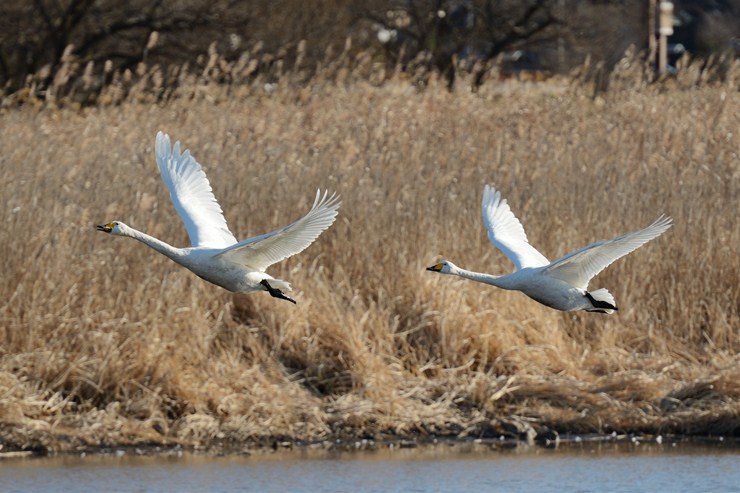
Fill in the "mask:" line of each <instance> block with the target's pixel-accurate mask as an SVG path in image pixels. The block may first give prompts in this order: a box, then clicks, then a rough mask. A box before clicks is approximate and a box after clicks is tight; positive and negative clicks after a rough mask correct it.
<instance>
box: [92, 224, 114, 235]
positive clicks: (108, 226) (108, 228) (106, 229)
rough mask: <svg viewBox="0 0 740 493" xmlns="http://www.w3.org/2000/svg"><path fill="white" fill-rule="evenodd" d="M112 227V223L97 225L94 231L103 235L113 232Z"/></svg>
mask: <svg viewBox="0 0 740 493" xmlns="http://www.w3.org/2000/svg"><path fill="white" fill-rule="evenodd" d="M113 226H115V225H114V224H113V223H108V224H99V225H97V226H95V229H97V230H98V231H102V232H104V233H110V232H111V231H113Z"/></svg>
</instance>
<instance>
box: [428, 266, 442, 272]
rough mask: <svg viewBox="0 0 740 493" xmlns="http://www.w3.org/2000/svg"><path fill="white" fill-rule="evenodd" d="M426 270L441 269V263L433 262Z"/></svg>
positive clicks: (436, 270)
mask: <svg viewBox="0 0 740 493" xmlns="http://www.w3.org/2000/svg"><path fill="white" fill-rule="evenodd" d="M427 270H431V271H434V272H439V271H441V270H442V264H434V265H433V266H431V267H427Z"/></svg>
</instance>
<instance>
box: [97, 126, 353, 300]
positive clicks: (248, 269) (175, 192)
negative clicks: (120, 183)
mask: <svg viewBox="0 0 740 493" xmlns="http://www.w3.org/2000/svg"><path fill="white" fill-rule="evenodd" d="M155 152H156V156H157V165H158V166H159V171H160V174H161V175H162V180H164V183H165V184H166V185H167V188H169V190H170V197H171V198H172V203H173V204H174V206H175V209H176V210H177V212H178V214H179V215H180V218H181V219H182V222H183V223H185V228H186V229H187V231H188V236H189V237H190V243H191V245H192V246H191V247H189V248H176V247H173V246H170V245H168V244H167V243H165V242H163V241H161V240H158V239H157V238H154V237H152V236H149V235H147V234H145V233H142V232H140V231H137V230H135V229H134V228H131V227H129V226H127V225H125V224H123V223H122V222H121V221H113V222H110V223H108V224H105V225H100V226H97V229H98V230H99V231H104V232H106V233H110V234H112V235H118V236H129V237H131V238H134V239H136V240H139V241H140V242H142V243H145V244H146V245H149V246H150V247H152V248H153V249H155V250H156V251H158V252H159V253H161V254H164V255H166V256H167V257H169V258H171V259H172V260H174V261H175V262H177V263H178V264H180V265H182V266H183V267H186V268H187V269H190V270H191V271H192V272H194V273H195V274H196V275H198V276H199V277H201V278H203V279H205V280H206V281H209V282H212V283H213V284H216V285H218V286H221V287H222V288H224V289H227V290H229V291H231V292H235V293H249V292H254V291H267V292H268V293H270V294H271V295H272V296H274V297H276V298H280V299H283V300H288V301H290V302H292V303H295V300H293V299H291V298H289V297H288V296H286V295H285V294H284V293H283V292H282V290H288V291H290V290H291V287H290V284H289V283H288V282H286V281H283V280H282V279H275V278H273V277H272V276H270V275H269V274H267V273H265V269H266V268H267V267H269V266H270V265H272V264H274V263H276V262H279V261H281V260H283V259H285V258H288V257H290V256H292V255H295V254H296V253H298V252H301V251H302V250H304V249H305V248H307V247H308V246H309V245H310V244H311V243H313V242H314V240H316V238H318V237H319V235H320V234H321V233H322V231H324V230H325V229H327V228H328V227H329V226H331V224H332V223H333V222H334V219H335V218H336V217H337V211H338V209H339V205H340V202H339V197H338V196H337V195H336V194H332V195H331V196H329V194H328V192H324V194H323V196H322V195H321V192H320V191H317V192H316V199H315V200H314V203H313V207H311V210H310V211H308V214H306V215H305V216H303V217H302V218H301V219H299V220H297V221H296V222H294V223H293V224H290V225H289V226H286V227H284V228H281V229H278V230H277V231H273V232H272V233H267V234H263V235H261V236H256V237H254V238H250V239H248V240H243V241H240V242H237V241H236V238H235V237H234V235H233V234H232V233H231V231H229V228H228V226H227V225H226V219H224V216H223V212H222V210H221V207H220V206H219V205H218V202H216V198H215V197H214V195H213V191H212V190H211V185H210V184H209V183H208V178H206V174H205V172H204V171H203V168H201V166H200V164H198V162H197V161H196V160H195V159H194V158H193V156H191V155H190V151H188V150H185V152H182V153H181V152H180V142H179V141H178V142H175V147H174V148H172V147H171V146H170V137H169V136H168V135H166V134H162V132H158V133H157V139H156V144H155Z"/></svg>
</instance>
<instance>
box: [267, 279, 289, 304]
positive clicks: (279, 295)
mask: <svg viewBox="0 0 740 493" xmlns="http://www.w3.org/2000/svg"><path fill="white" fill-rule="evenodd" d="M260 284H262V285H263V286H264V287H265V289H266V290H267V292H268V293H270V296H272V297H273V298H280V299H281V300H287V301H290V302H291V303H293V304H294V305H295V304H296V301H295V300H294V299H293V298H289V297H287V296H285V295H284V294H283V292H282V291H280V290H279V289H277V288H273V287H272V286H270V283H268V282H267V279H262V281H260Z"/></svg>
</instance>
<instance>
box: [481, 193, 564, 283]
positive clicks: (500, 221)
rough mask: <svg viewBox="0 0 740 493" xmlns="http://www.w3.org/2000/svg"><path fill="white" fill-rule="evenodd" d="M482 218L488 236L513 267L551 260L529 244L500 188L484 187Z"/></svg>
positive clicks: (542, 263)
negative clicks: (498, 189) (502, 196)
mask: <svg viewBox="0 0 740 493" xmlns="http://www.w3.org/2000/svg"><path fill="white" fill-rule="evenodd" d="M483 222H484V223H485V225H486V229H487V230H488V239H489V240H491V243H493V246H495V247H496V248H498V249H499V250H501V251H502V252H504V254H506V256H507V257H508V258H509V260H511V261H512V262H513V264H514V266H515V267H516V270H520V269H523V268H525V267H542V266H544V265H547V264H549V263H550V261H549V260H547V258H546V257H545V256H544V255H542V254H541V253H540V252H539V251H537V249H536V248H534V247H533V246H532V245H530V244H529V240H527V234H526V233H525V232H524V227H523V226H522V223H520V222H519V220H518V219H517V218H516V216H515V215H514V213H513V212H511V208H510V207H509V204H508V203H507V202H506V199H502V198H501V192H499V191H497V190H496V189H495V188H493V187H491V186H489V185H486V186H485V188H484V189H483Z"/></svg>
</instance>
